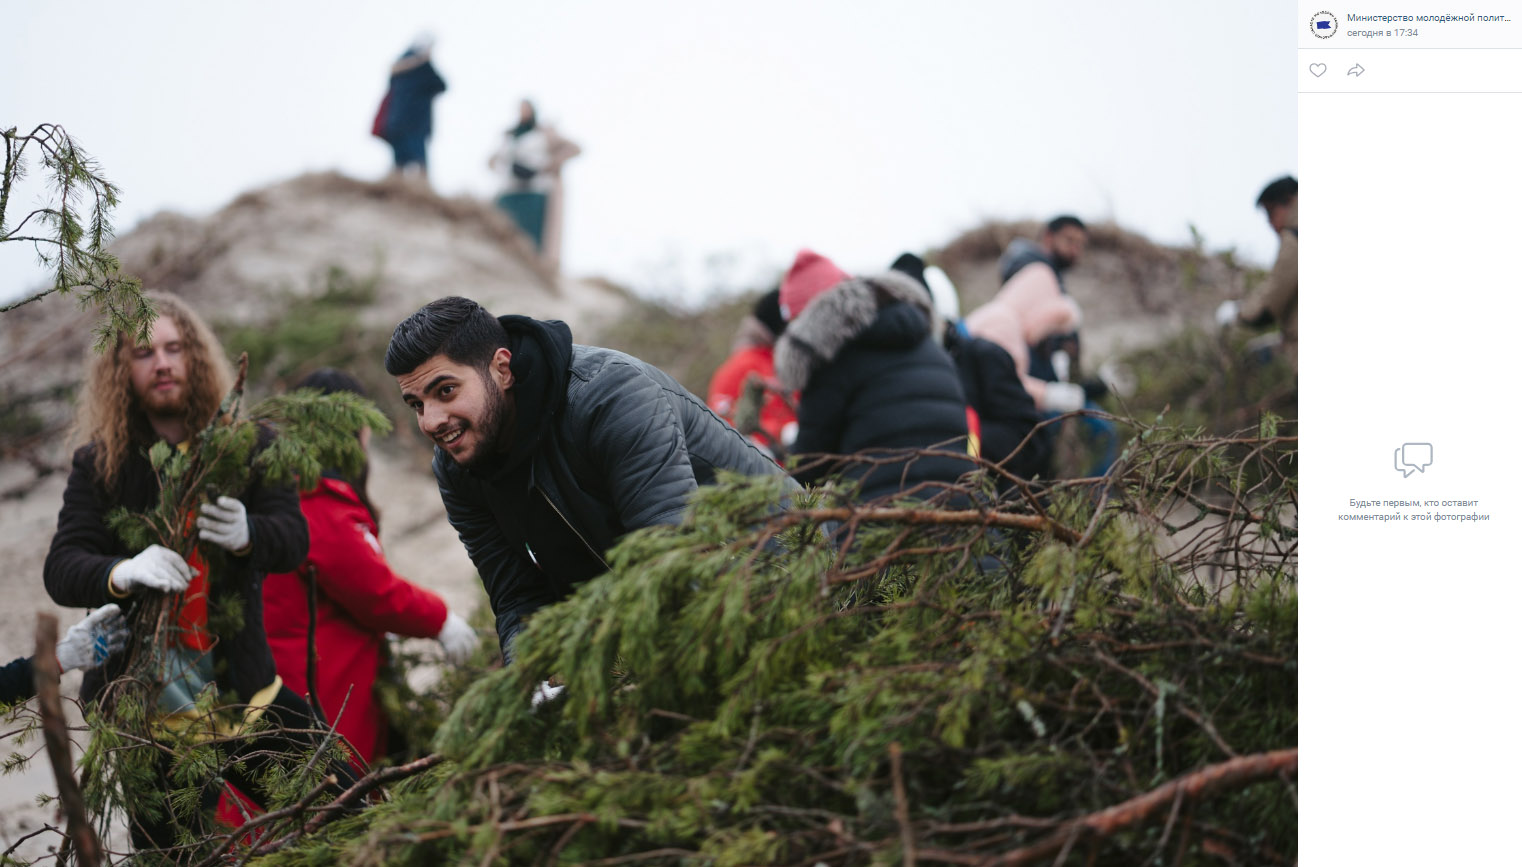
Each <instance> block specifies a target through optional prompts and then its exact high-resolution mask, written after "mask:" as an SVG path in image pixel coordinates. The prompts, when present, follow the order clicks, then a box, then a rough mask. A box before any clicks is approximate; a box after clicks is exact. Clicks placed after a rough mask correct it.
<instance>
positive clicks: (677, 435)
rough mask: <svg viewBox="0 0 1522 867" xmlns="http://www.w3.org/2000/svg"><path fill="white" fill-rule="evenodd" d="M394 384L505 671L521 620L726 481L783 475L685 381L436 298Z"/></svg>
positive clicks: (556, 333)
mask: <svg viewBox="0 0 1522 867" xmlns="http://www.w3.org/2000/svg"><path fill="white" fill-rule="evenodd" d="M386 371H387V372H388V373H390V374H391V375H392V376H395V377H396V381H397V385H398V386H400V388H401V391H402V399H403V400H405V401H406V402H407V405H408V406H410V407H412V410H413V412H414V413H416V414H417V422H418V429H419V430H421V431H422V432H423V433H424V434H426V435H427V436H428V438H429V439H431V440H432V441H433V443H434V446H435V448H434V457H433V472H434V476H435V477H436V478H437V479H438V483H439V493H440V494H441V495H442V496H443V499H444V507H445V509H446V511H447V512H448V514H449V522H450V523H451V524H452V525H454V528H455V530H456V531H458V532H459V534H460V541H462V542H463V543H464V544H465V549H466V551H467V552H469V554H470V559H471V560H472V561H473V562H474V563H475V565H476V569H477V571H479V572H480V573H481V581H482V583H483V584H485V585H486V592H487V595H488V596H489V597H490V599H491V604H492V611H493V612H494V613H495V615H496V621H497V636H498V638H499V639H500V641H501V646H502V658H503V660H504V661H506V662H509V663H511V661H512V659H513V638H514V636H516V635H517V634H518V632H519V630H521V629H522V628H523V619H524V618H525V617H527V616H528V615H529V614H531V613H533V612H534V611H535V610H537V609H539V608H541V607H543V606H545V605H548V604H550V603H552V602H557V601H559V600H561V599H564V598H565V597H566V596H567V595H569V594H570V592H571V588H572V586H573V585H575V584H576V583H578V582H581V581H585V580H586V579H588V578H592V577H594V576H596V575H599V574H601V573H603V572H605V571H607V568H608V564H607V562H606V560H604V555H605V553H606V552H607V550H608V549H609V548H611V547H612V546H613V544H614V543H615V542H617V541H618V539H619V537H621V536H623V535H624V534H625V533H629V532H631V531H633V530H638V529H640V528H641V527H649V526H654V525H657V524H675V523H678V522H679V521H681V519H682V515H683V513H684V512H685V510H686V507H687V500H688V498H689V497H690V496H691V494H692V493H693V492H694V491H695V490H697V487H698V485H702V484H708V483H711V482H713V481H714V478H715V475H716V473H717V471H719V470H730V471H733V472H736V473H740V474H741V475H748V476H761V475H777V474H781V473H782V469H781V468H780V467H778V466H777V465H776V464H775V463H773V462H772V461H771V460H770V459H769V458H768V457H767V456H766V455H765V454H763V453H762V452H761V451H760V450H759V449H757V448H756V447H755V446H754V445H753V444H752V443H751V442H750V440H749V439H747V438H746V437H744V436H743V435H741V434H740V433H739V432H737V431H736V430H735V429H734V428H732V427H730V426H729V425H728V424H726V423H725V422H724V421H723V420H722V419H720V418H719V417H718V416H717V415H715V414H714V413H713V411H712V410H710V409H709V408H708V406H707V405H706V404H705V403H703V401H702V400H700V399H699V398H697V397H696V396H695V395H693V394H692V393H691V392H689V391H687V390H686V389H685V388H683V387H682V386H681V385H680V384H678V383H677V381H676V380H675V379H672V378H671V377H670V376H669V375H667V374H666V373H664V372H662V371H661V370H659V369H658V368H656V367H654V366H653V365H650V364H647V363H645V362H643V361H640V360H639V359H637V358H634V357H632V356H629V355H625V354H624V353H622V352H618V351H615V350H612V349H602V348H599V347H595V346H582V345H578V344H573V343H572V342H571V329H570V328H569V327H568V326H567V325H566V324H565V323H564V322H559V321H555V320H545V321H541V320H538V319H531V318H529V317H527V316H501V317H495V316H492V315H491V314H490V313H488V312H487V311H486V310H485V309H484V308H482V307H481V305H479V304H477V303H475V302H474V301H471V300H469V299H466V298H458V297H451V298H441V299H439V300H437V301H434V302H433V303H431V304H429V305H427V306H426V307H424V308H423V309H421V310H419V311H417V312H416V313H414V314H412V316H410V317H408V318H407V320H406V321H405V322H403V323H402V324H400V325H398V326H397V327H396V332H395V333H394V334H393V335H392V336H391V344H390V345H389V346H388V347H387V348H386Z"/></svg>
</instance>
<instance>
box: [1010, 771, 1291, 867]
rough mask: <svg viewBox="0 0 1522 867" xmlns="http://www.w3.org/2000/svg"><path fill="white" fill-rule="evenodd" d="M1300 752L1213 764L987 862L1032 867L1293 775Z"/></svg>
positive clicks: (1078, 819)
mask: <svg viewBox="0 0 1522 867" xmlns="http://www.w3.org/2000/svg"><path fill="white" fill-rule="evenodd" d="M1299 759H1300V750H1299V749H1298V748H1290V749H1287V750H1274V751H1273V752H1269V753H1257V754H1255V755H1251V756H1242V757H1241V758H1236V759H1231V760H1230V761H1225V762H1221V763H1219V764H1215V765H1210V766H1209V767H1206V768H1202V769H1200V770H1198V771H1194V772H1193V773H1188V774H1185V775H1183V776H1182V777H1175V778H1174V779H1173V780H1171V781H1169V782H1167V783H1164V784H1163V785H1161V786H1159V787H1157V788H1156V789H1153V790H1152V791H1150V792H1147V793H1146V794H1144V795H1138V796H1136V797H1134V798H1132V799H1131V800H1129V801H1123V802H1121V803H1119V804H1116V805H1115V806H1113V807H1109V808H1108V809H1104V810H1100V811H1099V812H1097V813H1090V814H1089V815H1087V816H1080V817H1078V818H1077V819H1073V820H1072V821H1069V822H1065V823H1063V824H1062V826H1060V827H1059V828H1058V829H1057V830H1055V831H1053V832H1052V833H1051V834H1048V835H1047V836H1046V837H1043V838H1042V839H1041V840H1039V841H1037V842H1036V843H1033V844H1032V845H1030V846H1025V847H1022V848H1020V849H1016V850H1014V851H1012V852H1005V853H1004V854H1003V855H1000V856H998V857H996V858H989V859H987V860H985V861H984V862H983V864H984V865H986V867H1014V865H1019V864H1033V863H1035V862H1036V861H1039V860H1041V859H1043V858H1047V857H1050V856H1052V855H1055V854H1056V853H1058V852H1060V851H1061V850H1062V849H1064V848H1066V847H1069V846H1071V845H1072V844H1073V842H1074V841H1076V840H1078V839H1080V838H1091V839H1098V838H1103V837H1109V836H1111V835H1113V834H1115V833H1117V832H1119V831H1123V830H1125V829H1127V828H1130V827H1132V826H1134V825H1139V824H1141V823H1143V822H1145V821H1147V820H1148V819H1150V818H1152V817H1154V816H1156V815H1158V814H1159V813H1162V812H1164V811H1165V810H1167V809H1169V808H1170V807H1171V806H1172V805H1173V804H1174V803H1176V802H1181V801H1194V800H1198V799H1200V798H1203V797H1204V796H1206V795H1209V794H1211V793H1214V792H1218V791H1221V790H1223V789H1235V788H1240V787H1242V786H1246V785H1248V784H1249V783H1256V782H1259V781H1262V780H1267V779H1273V778H1274V777H1277V776H1279V775H1280V774H1287V775H1290V776H1293V775H1294V774H1295V773H1296V771H1297V770H1298V769H1299Z"/></svg>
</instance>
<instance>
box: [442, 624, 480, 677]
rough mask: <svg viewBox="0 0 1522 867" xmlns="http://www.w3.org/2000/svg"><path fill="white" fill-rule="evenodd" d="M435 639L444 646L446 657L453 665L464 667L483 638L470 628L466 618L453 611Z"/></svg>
mask: <svg viewBox="0 0 1522 867" xmlns="http://www.w3.org/2000/svg"><path fill="white" fill-rule="evenodd" d="M434 637H435V638H436V639H437V640H438V642H439V644H441V645H443V647H444V656H445V658H447V659H448V660H449V662H450V664H452V665H464V664H465V661H466V660H468V659H470V655H471V654H472V653H474V652H475V649H476V648H477V647H478V646H480V644H481V636H479V635H477V634H476V631H475V630H474V629H471V628H470V624H469V623H466V622H465V618H463V617H461V616H460V615H458V614H456V613H454V612H453V611H451V612H449V616H448V617H445V618H444V627H443V628H442V629H440V630H439V634H438V635H436V636H434Z"/></svg>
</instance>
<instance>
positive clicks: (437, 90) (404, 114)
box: [381, 33, 444, 178]
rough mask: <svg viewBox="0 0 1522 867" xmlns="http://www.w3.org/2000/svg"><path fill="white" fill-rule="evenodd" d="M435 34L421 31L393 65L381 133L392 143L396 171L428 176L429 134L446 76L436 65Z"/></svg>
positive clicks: (431, 133)
mask: <svg viewBox="0 0 1522 867" xmlns="http://www.w3.org/2000/svg"><path fill="white" fill-rule="evenodd" d="M432 58H433V37H432V36H431V35H429V34H426V33H425V34H422V35H420V36H418V38H417V39H415V40H413V43H412V46H411V47H410V48H408V49H407V50H406V51H404V52H403V53H402V56H401V57H400V58H399V59H398V60H397V61H396V63H394V64H392V66H391V87H390V89H389V90H388V91H387V97H386V116H385V119H384V122H383V123H382V124H381V137H382V138H384V139H385V140H386V142H387V143H388V144H390V145H391V151H392V153H393V154H394V156H395V158H396V172H397V173H398V174H410V173H412V172H414V171H415V172H417V174H418V175H419V176H420V177H422V178H427V177H428V137H429V136H431V135H433V99H434V97H436V96H438V95H439V94H441V93H443V92H444V79H442V78H440V77H439V73H438V72H437V71H436V70H435V69H434V68H433V59H432Z"/></svg>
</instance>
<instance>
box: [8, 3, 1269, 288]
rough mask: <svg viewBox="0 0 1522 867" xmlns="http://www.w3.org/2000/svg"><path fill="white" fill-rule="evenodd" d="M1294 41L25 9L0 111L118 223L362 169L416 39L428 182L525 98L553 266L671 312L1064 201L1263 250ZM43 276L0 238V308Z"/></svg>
mask: <svg viewBox="0 0 1522 867" xmlns="http://www.w3.org/2000/svg"><path fill="white" fill-rule="evenodd" d="M1297 26H1298V19H1297V18H1296V17H1295V10H1294V8H1293V6H1285V5H1283V4H1270V3H1219V2H1205V0H1200V2H1174V3H1169V4H1167V5H1166V6H1163V5H1162V4H1151V3H1147V4H1142V3H1120V2H1106V3H1099V2H1064V3H1031V2H1024V0H993V2H976V3H974V2H962V3H958V2H943V3H936V4H930V3H925V2H902V3H899V2H881V0H879V2H871V3H867V2H860V3H817V2H816V3H806V2H790V0H768V2H766V3H764V4H754V3H753V4H715V3H712V2H697V0H692V2H672V3H658V2H647V3H629V2H612V0H566V2H560V3H539V4H525V3H489V4H488V3H460V2H439V0H434V2H427V3H422V2H415V0H414V2H405V3H404V2H392V0H381V2H369V3H365V4H357V3H344V4H339V3H321V2H312V0H304V2H289V0H276V2H261V3H258V4H254V3H241V2H240V3H232V2H228V3H205V2H152V0H147V2H136V3H121V2H109V3H107V2H82V3H81V2H76V3H70V4H55V3H26V4H24V5H19V6H16V7H15V8H11V9H8V10H7V12H6V26H5V28H4V31H3V32H0V125H3V126H11V125H15V126H18V127H22V128H26V129H30V128H31V127H32V126H34V125H36V124H37V123H40V122H45V121H51V122H58V123H61V124H63V125H64V126H65V127H66V128H67V129H68V130H69V131H70V132H71V133H73V134H74V135H75V136H76V137H77V139H78V141H79V142H80V143H81V144H82V145H83V146H84V147H85V148H86V149H87V150H89V151H90V152H91V153H92V154H93V155H94V156H95V157H97V158H98V159H99V161H100V162H101V164H102V165H103V166H104V168H105V171H106V174H107V176H108V177H110V178H111V179H112V180H114V181H116V182H117V183H119V184H120V185H121V187H122V190H123V192H124V200H123V203H122V206H121V207H120V209H119V210H118V212H117V225H118V230H119V231H126V230H128V229H130V228H131V227H132V226H133V225H134V224H135V223H136V222H137V221H139V220H141V219H142V218H144V217H146V216H148V215H150V214H152V213H155V212H157V211H159V210H162V209H172V210H176V211H182V212H186V213H190V214H195V215H203V214H209V213H211V212H213V211H215V210H216V209H218V208H220V207H221V206H223V205H225V204H227V203H228V202H229V201H230V200H231V199H232V198H234V197H235V196H236V195H237V194H238V193H240V192H243V191H245V190H248V189H250V188H254V187H257V186H260V185H263V184H268V183H271V182H275V181H279V180H283V179H285V178H289V177H292V176H294V175H296V174H299V173H301V172H303V171H309V170H323V169H337V170H339V171H341V172H344V173H346V174H350V175H354V176H356V177H361V178H378V177H380V176H382V175H383V174H384V173H385V172H386V171H387V169H388V168H389V166H390V160H391V155H390V149H389V148H388V147H387V146H386V145H385V144H384V143H382V142H381V141H380V140H379V139H375V138H372V137H371V136H370V135H369V128H370V122H371V119H372V117H373V115H374V113H375V109H376V105H377V104H378V103H379V101H380V98H381V95H382V93H383V92H384V90H385V86H386V77H387V70H388V67H389V66H390V64H391V62H392V61H394V60H395V59H396V56H397V55H398V54H400V53H401V51H402V50H403V49H404V48H405V47H406V46H407V44H408V43H409V42H410V41H411V39H412V37H413V36H414V34H416V33H417V32H418V31H419V30H425V29H426V30H429V31H431V32H433V33H434V34H435V36H436V38H437V46H436V48H435V52H434V60H435V66H436V67H437V68H438V70H439V72H440V73H441V74H442V75H443V77H444V79H445V80H446V81H447V82H448V85H449V90H448V92H446V93H445V94H443V95H442V96H441V97H440V98H439V100H438V101H437V102H436V103H435V111H436V114H435V134H434V139H433V143H432V147H431V149H430V162H431V164H432V176H433V182H434V186H435V188H436V189H438V190H440V191H441V192H443V193H447V194H457V193H470V194H473V195H478V196H482V197H486V196H490V195H493V194H494V193H495V192H496V191H497V186H498V181H497V179H496V178H495V177H494V176H493V174H492V173H491V172H489V171H488V170H487V168H486V160H487V157H488V156H489V155H490V154H491V152H492V151H493V150H495V148H496V147H497V145H498V142H499V140H500V137H501V135H502V133H503V131H504V130H505V129H506V127H507V126H509V125H511V123H512V122H513V121H514V119H515V116H516V105H517V101H518V99H519V98H521V97H523V96H529V97H531V98H533V99H534V100H535V101H536V102H537V103H538V105H539V109H540V117H541V118H542V119H544V120H547V121H550V122H553V123H555V124H556V125H557V126H558V127H559V128H560V129H561V131H562V132H563V133H564V134H566V135H567V136H569V137H570V138H572V139H574V140H576V141H577V142H579V143H580V144H581V145H582V147H583V150H584V155H583V156H582V157H581V158H580V159H578V160H577V161H575V162H573V163H571V164H570V166H569V167H568V168H567V171H566V178H567V188H568V204H567V229H566V242H565V257H564V258H565V267H566V270H567V271H569V272H570V273H572V274H577V275H590V274H603V275H606V276H608V277H611V278H613V279H615V280H617V281H619V282H622V283H625V284H628V285H633V286H634V287H636V288H639V289H642V290H645V291H656V292H665V293H672V292H676V291H683V292H684V293H685V295H686V297H688V298H696V297H698V296H700V295H701V293H702V292H703V291H705V290H706V289H708V288H709V287H711V286H712V285H714V284H715V283H720V284H728V285H730V286H735V285H740V284H748V283H755V282H758V281H760V280H763V279H766V277H767V276H769V274H768V272H775V271H776V270H778V269H781V268H783V267H785V266H786V264H787V263H788V262H789V261H790V260H791V257H792V254H793V253H794V251H795V250H796V249H797V248H798V247H800V246H809V247H813V248H815V249H817V250H819V251H820V252H822V253H824V254H825V255H827V256H830V257H832V258H834V259H836V260H837V261H838V262H839V263H840V264H841V265H842V266H843V267H845V268H847V269H848V270H871V269H876V268H883V267H885V266H886V265H887V264H888V263H889V262H890V261H891V260H892V259H893V257H894V256H895V255H897V253H898V252H900V251H901V250H904V249H911V250H923V249H926V248H928V247H932V246H935V245H937V244H940V243H944V242H945V241H947V240H950V239H951V238H952V237H953V236H954V235H955V234H956V233H957V232H959V231H961V230H963V229H966V228H970V227H972V226H974V225H976V224H978V223H979V222H980V221H982V220H983V219H984V218H987V217H995V218H1021V217H1040V218H1045V217H1048V216H1051V215H1053V214H1055V213H1058V212H1063V211H1071V212H1074V213H1077V214H1078V215H1079V216H1081V217H1083V218H1085V219H1094V220H1099V219H1106V218H1109V219H1114V220H1116V221H1118V222H1119V223H1120V224H1122V225H1123V226H1126V227H1128V228H1132V229H1136V230H1139V231H1142V232H1144V233H1146V234H1147V235H1149V236H1151V237H1153V238H1154V239H1156V240H1159V241H1163V242H1170V243H1185V242H1187V240H1188V238H1189V230H1188V226H1189V224H1191V223H1193V224H1194V225H1195V226H1197V227H1198V228H1199V230H1200V232H1201V233H1202V234H1203V235H1204V237H1205V239H1206V242H1207V245H1208V246H1209V247H1210V248H1212V249H1221V248H1225V247H1236V248H1237V249H1238V251H1239V252H1240V253H1241V254H1242V255H1243V256H1244V257H1245V258H1247V259H1249V260H1253V261H1257V262H1259V263H1266V262H1267V261H1268V260H1269V259H1270V258H1271V256H1272V254H1273V251H1274V247H1275V244H1276V241H1275V238H1274V236H1273V235H1272V233H1271V232H1270V231H1269V229H1268V228H1267V225H1266V223H1265V221H1264V220H1263V217H1262V214H1261V213H1259V212H1255V211H1254V209H1253V201H1254V199H1255V198H1256V196H1257V193H1258V191H1259V189H1261V187H1262V186H1263V185H1264V184H1265V183H1266V182H1267V181H1269V180H1271V179H1273V178H1274V177H1277V176H1279V175H1282V174H1285V173H1292V172H1294V171H1295V170H1296V165H1295V141H1296V119H1295V92H1294V91H1295V88H1294V80H1293V78H1292V76H1293V66H1294V62H1295V53H1294V51H1293V48H1294V44H1295V43H1294V37H1295V35H1296V33H1297V32H1298V31H1297V30H1296V29H1295V28H1296V27H1297ZM31 192H35V191H31ZM30 203H31V202H30V201H27V202H23V203H21V204H30ZM15 209H16V205H13V206H12V210H13V211H14V210H15ZM13 216H14V215H13ZM7 246H10V247H14V246H19V245H7ZM726 255H732V256H734V257H735V259H734V262H733V263H732V264H731V265H729V266H728V267H727V269H724V270H719V271H713V270H712V269H711V268H710V267H709V266H708V265H707V264H706V263H708V262H709V260H710V259H711V258H712V257H715V256H726ZM43 279H44V278H43V275H42V273H41V272H40V271H39V270H38V269H37V268H36V267H35V265H34V264H33V258H32V255H31V253H30V251H29V250H17V249H3V250H0V296H7V297H9V296H14V295H17V294H19V293H20V292H22V291H23V290H25V289H29V288H34V287H35V286H36V285H37V284H38V283H40V282H41V281H42V280H43Z"/></svg>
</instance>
